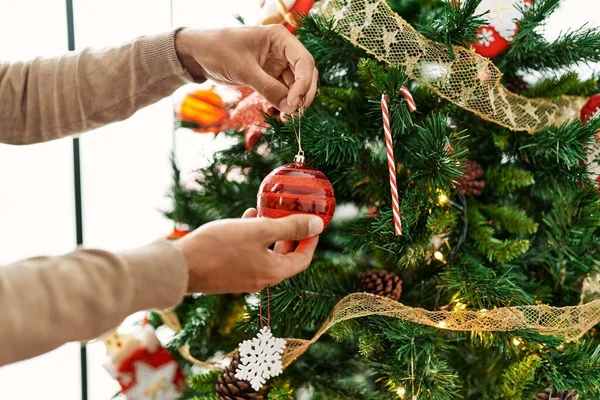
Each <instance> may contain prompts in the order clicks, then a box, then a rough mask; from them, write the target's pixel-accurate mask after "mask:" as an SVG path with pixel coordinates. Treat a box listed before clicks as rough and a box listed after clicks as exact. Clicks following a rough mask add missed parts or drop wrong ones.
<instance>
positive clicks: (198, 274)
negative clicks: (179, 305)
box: [175, 209, 323, 293]
mask: <svg viewBox="0 0 600 400" xmlns="http://www.w3.org/2000/svg"><path fill="white" fill-rule="evenodd" d="M256 215H257V212H256V210H255V209H249V210H247V211H246V212H245V213H244V216H243V218H242V219H239V220H238V219H224V220H220V221H214V222H211V223H208V224H205V225H203V226H202V227H200V228H198V229H197V230H195V231H194V232H192V233H190V234H188V235H186V236H184V237H183V238H181V239H179V240H177V242H175V246H177V247H178V248H179V249H180V250H181V251H182V253H183V255H184V256H185V258H186V260H187V263H188V268H189V282H188V292H194V293H252V292H258V291H260V290H262V289H263V288H265V287H267V286H269V285H275V284H278V283H279V282H281V281H283V280H284V279H287V278H289V277H291V276H294V275H296V274H298V273H300V272H302V271H303V270H305V269H306V268H307V267H308V266H309V265H310V262H311V260H312V257H313V254H314V252H315V249H316V247H317V243H318V241H319V238H318V236H317V235H318V234H320V233H321V231H323V220H322V219H321V218H320V217H318V216H313V215H306V214H298V215H290V216H288V217H285V218H277V219H270V218H255V217H256ZM295 241H300V243H299V244H298V246H297V247H296V248H295V249H294V248H293V246H290V243H294V242H295ZM276 242H280V244H278V245H277V246H276V249H275V251H273V250H270V249H269V246H271V245H272V244H273V243H276Z"/></svg>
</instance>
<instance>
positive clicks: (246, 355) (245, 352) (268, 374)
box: [235, 326, 285, 391]
mask: <svg viewBox="0 0 600 400" xmlns="http://www.w3.org/2000/svg"><path fill="white" fill-rule="evenodd" d="M284 349H285V340H284V339H281V338H276V337H274V336H273V334H272V333H271V329H269V328H268V327H266V326H265V327H264V328H262V329H261V330H260V332H258V334H257V335H256V337H255V338H253V339H252V340H244V341H243V342H242V343H241V344H240V346H239V353H240V365H239V366H238V369H237V371H236V374H235V377H236V378H238V379H242V380H245V381H248V382H250V385H251V386H252V388H253V389H254V390H256V391H259V390H260V389H261V388H262V387H263V385H264V384H265V383H266V381H267V379H270V378H272V377H275V376H277V375H279V374H281V373H282V372H283V364H282V363H281V356H282V354H283V350H284Z"/></svg>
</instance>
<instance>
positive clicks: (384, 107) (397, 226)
mask: <svg viewBox="0 0 600 400" xmlns="http://www.w3.org/2000/svg"><path fill="white" fill-rule="evenodd" d="M400 93H401V94H402V96H404V98H405V99H406V102H407V104H408V109H409V111H411V112H413V111H415V110H416V109H417V106H416V104H415V101H414V100H413V97H412V95H411V94H410V92H409V91H408V89H407V88H406V87H404V86H402V87H401V88H400ZM381 111H382V114H383V132H384V134H385V147H386V150H387V159H388V169H389V174H390V191H391V193H392V213H393V214H394V233H395V234H396V236H399V235H402V220H401V219H400V202H399V200H398V185H397V184H396V162H395V161H394V142H393V140H392V129H391V128H390V111H389V108H388V98H387V96H386V95H385V94H384V95H382V96H381Z"/></svg>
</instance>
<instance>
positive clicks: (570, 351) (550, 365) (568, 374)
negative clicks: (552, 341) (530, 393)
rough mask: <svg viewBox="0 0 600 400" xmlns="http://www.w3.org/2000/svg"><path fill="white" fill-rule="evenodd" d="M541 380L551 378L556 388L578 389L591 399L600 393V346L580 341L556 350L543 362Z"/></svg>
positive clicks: (561, 389)
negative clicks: (561, 350) (562, 349)
mask: <svg viewBox="0 0 600 400" xmlns="http://www.w3.org/2000/svg"><path fill="white" fill-rule="evenodd" d="M538 380H539V381H540V383H545V382H547V381H550V382H551V384H552V387H553V388H555V389H556V391H561V392H562V391H569V390H574V391H575V392H576V393H577V394H579V396H581V397H583V398H588V399H596V398H599V397H600V346H596V347H594V346H592V345H591V343H590V342H585V341H580V342H579V343H577V344H575V345H572V346H568V347H567V349H566V350H565V351H564V352H560V351H553V352H552V353H551V357H550V358H549V359H548V360H547V361H545V362H543V363H542V364H541V366H540V374H539V375H538Z"/></svg>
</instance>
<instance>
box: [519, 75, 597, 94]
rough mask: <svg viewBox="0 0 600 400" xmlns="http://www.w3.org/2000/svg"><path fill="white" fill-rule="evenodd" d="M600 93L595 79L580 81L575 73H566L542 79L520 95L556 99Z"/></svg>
mask: <svg viewBox="0 0 600 400" xmlns="http://www.w3.org/2000/svg"><path fill="white" fill-rule="evenodd" d="M598 92H600V82H598V79H597V78H596V77H592V78H589V79H586V80H583V81H582V80H581V79H580V77H579V74H577V73H576V72H567V73H564V74H562V75H560V76H557V77H554V76H553V77H550V78H546V79H542V80H540V81H539V82H537V83H536V84H535V85H533V86H532V87H531V88H529V89H528V90H526V91H525V92H523V93H522V95H523V96H525V97H530V98H539V97H544V98H557V97H560V96H565V95H566V96H581V97H587V96H592V95H594V94H596V93H598Z"/></svg>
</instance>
